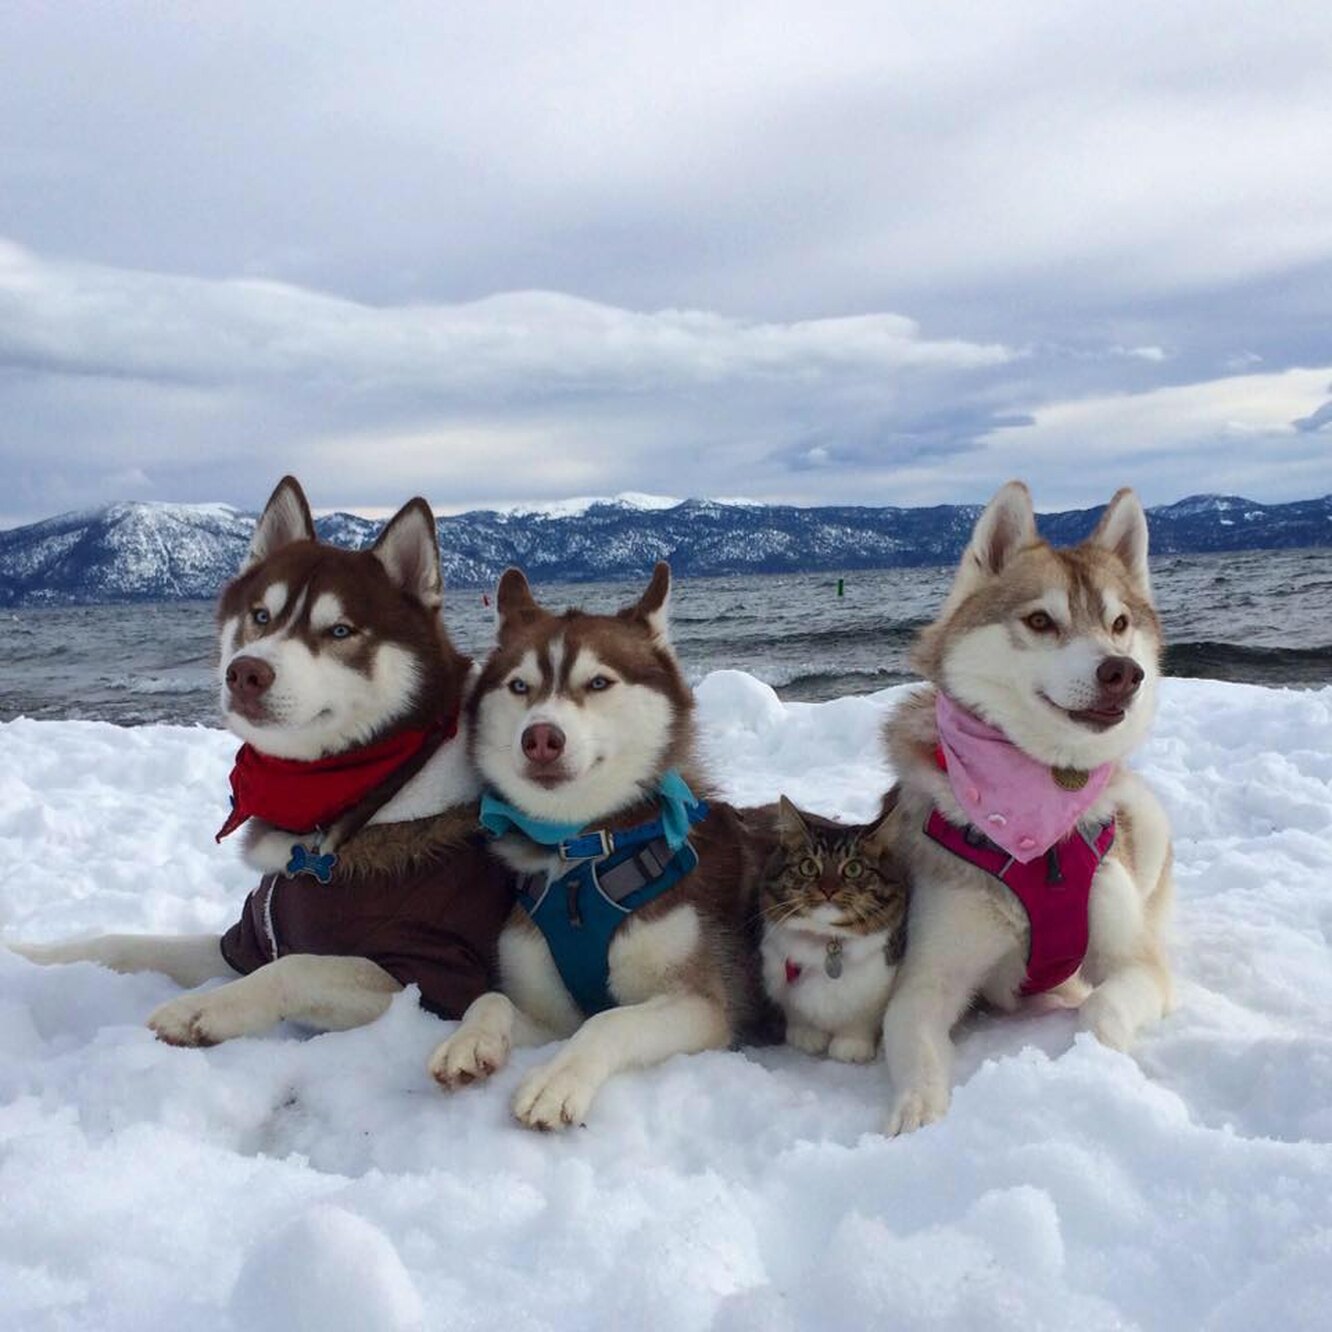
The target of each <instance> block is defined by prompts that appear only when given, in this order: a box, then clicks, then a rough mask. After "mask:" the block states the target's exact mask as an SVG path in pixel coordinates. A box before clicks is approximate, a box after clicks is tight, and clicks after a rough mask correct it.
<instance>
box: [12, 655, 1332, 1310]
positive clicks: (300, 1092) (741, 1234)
mask: <svg viewBox="0 0 1332 1332" xmlns="http://www.w3.org/2000/svg"><path fill="white" fill-rule="evenodd" d="M896 695H897V691H886V692H884V693H881V694H877V695H873V696H870V697H865V698H844V699H840V700H838V701H836V702H833V703H826V704H814V705H801V704H789V705H783V704H782V703H780V702H779V701H778V700H777V698H776V697H775V696H774V695H773V694H772V692H771V690H769V689H767V687H766V686H764V685H762V684H760V683H759V682H757V681H755V680H753V679H752V678H750V677H748V676H744V675H741V674H739V673H736V672H720V673H717V674H715V675H712V676H709V677H708V678H707V679H705V680H704V681H703V683H702V685H701V686H700V688H699V698H700V704H701V709H702V715H703V721H704V729H705V733H706V735H707V737H708V741H709V747H710V750H711V752H712V755H713V761H714V765H715V767H716V770H717V772H718V775H719V776H720V777H721V778H722V780H723V781H724V784H725V786H726V788H727V790H728V791H729V792H730V793H731V794H732V795H733V797H735V798H737V799H739V800H742V801H752V800H761V799H769V798H771V797H773V796H774V795H775V794H776V793H777V792H778V791H780V790H785V791H787V792H788V793H790V794H791V795H792V796H793V797H794V798H795V799H797V800H799V801H803V802H804V803H806V804H808V805H810V806H811V807H813V808H815V809H818V810H821V811H823V812H826V813H841V814H843V815H845V816H847V817H850V818H861V817H866V816H868V815H869V814H870V813H872V812H873V810H874V808H875V807H876V805H877V799H878V796H879V794H880V792H881V791H882V790H883V788H884V785H885V783H886V781H887V777H888V774H887V773H886V772H885V770H884V769H883V768H882V767H881V765H880V760H879V754H878V745H877V731H878V727H879V724H880V721H881V718H882V716H883V714H884V712H885V711H886V710H887V708H888V707H889V705H890V704H891V702H892V700H893V699H894V698H895V697H896ZM233 747H234V742H233V741H232V740H230V739H229V738H228V737H227V736H225V735H224V734H222V733H220V732H215V731H208V730H200V729H194V730H191V729H184V728H173V727H165V726H161V727H145V728H141V729H138V730H121V729H117V728H115V727H112V726H106V725H100V724H93V723H78V722H61V723H55V722H44V723H36V722H26V721H17V722H12V723H10V724H8V725H4V726H0V922H2V923H3V926H4V928H5V930H6V932H8V933H10V934H12V935H14V936H16V937H23V938H27V939H47V938H56V937H61V936H66V935H69V934H71V933H76V932H80V931H91V930H104V929H117V930H120V929H126V930H145V929H155V930H173V931H183V930H201V929H220V928H222V927H223V926H224V925H225V924H227V923H229V921H230V920H231V918H232V916H233V914H234V913H235V911H236V909H237V907H238V904H239V902H240V900H241V897H242V895H243V894H244V892H245V890H246V889H247V887H248V886H249V882H250V876H249V874H248V873H247V872H246V871H245V870H243V869H242V868H241V867H240V866H239V865H238V864H237V862H236V860H235V856H234V852H233V851H232V850H231V849H230V848H229V847H228V848H218V847H215V846H214V845H213V841H212V834H213V832H214V831H215V829H216V826H217V823H218V822H219V821H220V817H221V810H222V807H223V804H224V801H223V792H224V790H225V773H226V769H227V765H228V762H229V760H230V756H231V753H232V750H233ZM1141 766H1142V768H1143V770H1144V771H1145V772H1146V774H1147V775H1148V776H1149V778H1150V779H1151V780H1152V782H1153V783H1154V785H1155V786H1156V788H1157V789H1158V791H1159V792H1160V793H1161V795H1162V797H1163V798H1164V800H1165V802H1166V804H1167V806H1168V808H1169V810H1170V813H1171V815H1172V817H1173V819H1174V823H1175V829H1176V835H1177V844H1176V846H1177V855H1178V866H1179V868H1178V880H1179V898H1180V900H1179V908H1178V912H1177V917H1176V925H1175V931H1174V938H1175V946H1174V955H1175V960H1176V967H1177V971H1178V974H1179V978H1180V998H1181V1002H1180V1005H1179V1008H1178V1010H1177V1011H1176V1012H1175V1013H1174V1014H1173V1015H1172V1016H1171V1017H1170V1018H1169V1019H1167V1020H1166V1021H1165V1022H1164V1023H1162V1024H1161V1025H1160V1026H1159V1027H1158V1028H1156V1029H1155V1030H1154V1031H1152V1032H1151V1033H1150V1034H1149V1035H1148V1036H1147V1037H1146V1039H1145V1040H1144V1041H1143V1043H1142V1045H1141V1046H1140V1048H1139V1050H1138V1051H1137V1053H1136V1057H1135V1058H1132V1059H1130V1058H1126V1057H1124V1056H1122V1055H1118V1054H1115V1053H1113V1052H1111V1051H1108V1050H1104V1049H1102V1048H1100V1047H1099V1046H1098V1045H1097V1044H1096V1043H1095V1042H1094V1041H1091V1040H1089V1039H1088V1038H1085V1037H1079V1036H1077V1035H1076V1034H1075V1028H1074V1021H1073V1018H1072V1017H1071V1015H1069V1014H1067V1013H1041V1012H1038V1011H1030V1012H1026V1013H1023V1014H1020V1015H1018V1016H1015V1017H1009V1018H996V1017H992V1018H978V1019H975V1020H973V1021H971V1022H969V1023H968V1025H967V1026H966V1027H965V1029H964V1030H963V1032H962V1034H961V1037H960V1042H959V1058H958V1067H957V1075H956V1080H957V1084H958V1087H957V1093H956V1098H955V1100H954V1104H953V1109H952V1111H951V1113H950V1115H949V1117H948V1118H947V1119H946V1120H945V1121H944V1122H943V1123H942V1124H940V1125H938V1126H936V1127H933V1128H930V1129H927V1130H924V1131H922V1132H920V1133H918V1134H916V1135H914V1136H912V1137H910V1138H908V1139H902V1140H898V1141H888V1140H886V1139H884V1138H882V1137H880V1136H878V1135H877V1133H876V1132H875V1129H876V1127H877V1125H878V1124H879V1122H880V1119H881V1117H882V1115H883V1113H884V1110H885V1107H886V1104H887V1088H886V1085H885V1076H884V1073H883V1070H882V1068H881V1067H874V1066H872V1067H869V1068H862V1067H845V1066H840V1065H832V1064H829V1063H827V1062H823V1061H818V1060H813V1059H809V1058H807V1057H805V1056H803V1055H799V1054H797V1053H795V1052H789V1051H786V1050H781V1049H777V1050H764V1051H748V1052H741V1053H716V1054H707V1055H701V1056H697V1057H695V1058H690V1059H677V1060H675V1061H673V1062H671V1063H670V1064H668V1065H666V1066H664V1067H661V1068H658V1069H654V1070H650V1071H648V1072H645V1073H640V1074H633V1075H628V1076H625V1077H622V1078H620V1079H618V1080H616V1081H614V1082H612V1083H611V1084H610V1085H609V1086H608V1087H607V1088H606V1090H605V1092H604V1093H603V1094H602V1097H601V1098H600V1099H599V1101H598V1102H597V1104H596V1106H595V1108H594V1111H593V1123H592V1125H591V1126H590V1127H589V1128H588V1129H587V1130H585V1131H582V1132H577V1133H573V1134H569V1135H567V1136H564V1137H559V1138H547V1137H539V1136H536V1135H533V1134H530V1133H527V1132H525V1131H523V1130H520V1129H518V1128H516V1127H515V1126H513V1124H512V1123H511V1121H510V1119H509V1117H508V1111H507V1098H508V1095H509V1093H510V1092H511V1091H512V1090H513V1088H514V1086H515V1085H516V1083H517V1081H518V1079H519V1078H520V1077H521V1075H522V1073H523V1072H524V1070H526V1069H527V1068H530V1067H531V1066H532V1065H533V1064H534V1063H536V1062H537V1061H538V1060H539V1059H541V1058H542V1057H543V1056H542V1055H541V1053H540V1052H535V1051H529V1052H523V1053H521V1054H519V1055H518V1056H517V1057H516V1058H515V1061H514V1065H513V1067H511V1068H510V1069H508V1070H506V1071H505V1073H504V1074H502V1075H501V1076H500V1077H499V1079H498V1080H497V1082H498V1085H497V1086H494V1087H492V1088H488V1089H482V1090H472V1091H467V1092H464V1093H461V1094H459V1095H457V1096H455V1097H452V1098H446V1097H445V1096H443V1095H442V1094H441V1093H440V1092H438V1091H436V1090H435V1089H434V1088H433V1087H432V1086H430V1085H428V1084H427V1081H426V1078H425V1075H424V1072H423V1069H424V1061H425V1059H426V1057H427V1055H428V1054H429V1052H430V1051H431V1050H432V1049H433V1047H434V1045H435V1043H436V1042H437V1040H438V1039H439V1038H440V1036H441V1035H442V1033H443V1032H444V1030H445V1026H444V1024H442V1023H440V1022H438V1021H436V1020H435V1019H433V1018H431V1017H429V1016H428V1015H426V1014H424V1013H422V1012H421V1011H420V1010H419V1009H418V1008H416V1007H415V1005H414V1003H413V1001H412V997H411V996H410V995H404V996H403V997H401V998H400V999H399V1000H398V1001H397V1002H395V1004H394V1006H393V1008H392V1009H391V1010H390V1012H389V1013H388V1014H387V1015H386V1016H385V1018H384V1019H383V1020H382V1021H380V1022H378V1023H376V1024H375V1025H374V1026H372V1027H368V1028H363V1029H362V1030H360V1031H353V1032H346V1033H341V1034H330V1035H323V1036H314V1037H310V1036H307V1035H305V1034H303V1033H300V1032H298V1031H296V1030H294V1029H282V1030H278V1031H276V1032H274V1033H272V1034H271V1035H270V1036H267V1037H264V1038H262V1039H254V1040H242V1041H236V1042H233V1043H231V1044H229V1045H224V1046H221V1047H218V1048H217V1049H213V1050H207V1051H183V1050H174V1049H168V1048H167V1047H165V1046H161V1045H158V1044H157V1043H155V1042H154V1041H153V1040H152V1039H151V1037H150V1036H149V1034H148V1032H147V1031H146V1030H145V1029H144V1028H143V1026H142V1020H143V1018H144V1016H145V1015H146V1014H147V1012H148V1011H149V1010H150V1009H151V1008H152V1007H153V1006H154V1005H155V1004H157V1003H159V1002H160V1001H161V1000H163V999H165V998H167V997H169V996H170V995H171V994H173V993H175V989H174V987H173V986H172V985H171V984H170V983H169V982H167V981H166V980H164V979H162V978H160V977H154V976H137V977H120V976H114V975H111V974H110V973H108V972H105V971H101V970H99V969H97V968H95V967H92V966H87V965H80V966H75V967H65V968H51V969H42V968H38V967H34V966H31V965H29V964H28V963H26V962H24V961H22V960H20V959H18V958H16V957H13V956H10V955H8V954H2V953H0V1106H2V1107H3V1108H0V1199H3V1206H0V1326H3V1327H5V1328H14V1329H24V1332H26V1330H27V1329H48V1328H49V1329H56V1328H60V1329H87V1330H88V1332H93V1330H95V1332H120V1329H142V1328H145V1327H153V1326H156V1327H162V1328H171V1329H174V1328H184V1327H188V1328H190V1329H191V1330H192V1332H210V1330H211V1329H218V1330H219V1332H221V1330H223V1329H230V1330H231V1332H242V1330H244V1332H266V1330H267V1329H270V1328H271V1329H284V1332H299V1330H300V1329H305V1328H319V1329H321V1330H322V1332H342V1329H344V1328H346V1329H352V1328H356V1329H376V1330H377V1329H387V1330H389V1332H399V1330H402V1332H407V1330H408V1329H415V1328H429V1329H435V1328H453V1327H469V1328H492V1327H494V1328H500V1327H502V1328H505V1329H507V1330H511V1332H529V1330H530V1332H536V1330H537V1329H546V1328H551V1329H553V1328H576V1329H580V1330H581V1329H612V1328H615V1329H623V1328H635V1329H638V1328H642V1329H662V1332H667V1330H668V1329H669V1332H688V1330H690V1329H705V1328H715V1329H718V1330H719V1332H774V1330H775V1332H781V1330H782V1329H806V1328H809V1329H814V1328H817V1329H824V1328H833V1327H844V1328H857V1327H870V1326H873V1327H880V1328H895V1329H902V1328H957V1329H975V1328H980V1327H984V1328H986V1329H1007V1328H1013V1329H1019V1328H1020V1329H1023V1330H1024V1332H1026V1330H1027V1329H1031V1328H1037V1327H1065V1326H1074V1325H1076V1326H1079V1327H1082V1328H1086V1329H1098V1328H1111V1327H1115V1328H1120V1327H1125V1326H1128V1327H1141V1328H1152V1329H1157V1328H1159V1329H1172V1330H1175V1329H1182V1328H1201V1327H1207V1328H1210V1329H1222V1330H1223V1329H1236V1330H1237V1332H1239V1330H1240V1329H1243V1330H1244V1332H1248V1329H1250V1328H1252V1327H1253V1326H1255V1325H1256V1324H1262V1325H1280V1326H1283V1327H1286V1328H1315V1327H1318V1328H1322V1327H1325V1326H1326V1325H1327V1322H1328V1312H1327V1311H1328V1307H1329V1301H1332V1279H1329V1277H1328V1275H1327V1273H1328V1272H1329V1271H1332V1147H1330V1146H1329V1139H1332V962H1330V960H1329V937H1332V899H1330V898H1329V895H1328V884H1329V882H1330V881H1332V689H1325V690H1322V691H1319V692H1312V693H1294V692H1280V691H1271V690H1262V689H1257V688H1251V687H1246V686H1238V685H1223V684H1216V683H1209V682H1193V681H1170V682H1168V683H1167V685H1166V688H1165V696H1164V699H1163V704H1162V709H1161V717H1160V721H1159V724H1158V726H1157V729H1156V734H1155V737H1154V739H1153V740H1152V742H1151V744H1150V745H1149V746H1148V747H1147V749H1146V750H1145V751H1144V753H1143V755H1142V761H1141Z"/></svg>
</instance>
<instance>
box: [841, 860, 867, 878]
mask: <svg viewBox="0 0 1332 1332" xmlns="http://www.w3.org/2000/svg"><path fill="white" fill-rule="evenodd" d="M864 872H865V866H864V863H863V862H862V861H859V860H848V861H847V862H846V863H845V864H844V865H843V866H842V878H844V879H858V878H860V876H861V875H862V874H864Z"/></svg>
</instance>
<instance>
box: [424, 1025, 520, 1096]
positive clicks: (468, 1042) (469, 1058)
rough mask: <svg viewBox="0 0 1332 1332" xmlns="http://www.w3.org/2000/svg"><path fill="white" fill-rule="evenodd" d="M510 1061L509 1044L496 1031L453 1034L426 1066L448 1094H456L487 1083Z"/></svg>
mask: <svg viewBox="0 0 1332 1332" xmlns="http://www.w3.org/2000/svg"><path fill="white" fill-rule="evenodd" d="M508 1058H509V1042H508V1039H507V1038H506V1037H504V1036H500V1035H497V1034H496V1033H495V1032H493V1031H466V1030H460V1031H456V1032H454V1034H453V1035H452V1036H450V1037H449V1039H448V1040H447V1041H444V1042H442V1043H441V1045H440V1046H439V1048H438V1049H437V1050H436V1051H435V1053H434V1054H432V1055H431V1056H430V1062H429V1064H427V1065H426V1067H427V1068H428V1069H429V1070H430V1076H431V1077H432V1078H434V1079H435V1081H436V1082H438V1083H439V1085H440V1086H441V1087H443V1088H444V1090H445V1091H457V1090H458V1088H459V1087H467V1086H470V1085H471V1084H472V1083H473V1082H484V1081H485V1079H486V1078H488V1077H490V1075H491V1074H492V1073H497V1072H498V1071H499V1070H500V1069H502V1068H503V1067H504V1065H505V1063H506V1062H507V1061H508Z"/></svg>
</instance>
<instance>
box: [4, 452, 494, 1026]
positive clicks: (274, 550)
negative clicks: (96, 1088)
mask: <svg viewBox="0 0 1332 1332" xmlns="http://www.w3.org/2000/svg"><path fill="white" fill-rule="evenodd" d="M442 595H443V586H442V579H441V576H440V566H439V550H438V547H437V545H436V535H435V520H434V516H433V515H432V513H431V511H430V508H429V506H428V505H427V504H426V502H425V501H424V500H423V499H419V498H418V499H414V500H412V501H410V502H409V503H408V504H406V505H404V506H403V508H402V509H401V510H400V511H399V512H398V513H397V514H396V515H395V516H394V517H393V518H392V519H391V520H390V521H389V522H388V523H387V524H386V525H385V527H384V530H383V532H382V533H381V534H380V537H379V539H378V540H377V541H376V542H375V544H374V546H373V547H371V549H369V550H364V551H349V550H340V549H337V548H335V547H333V546H329V545H326V544H324V543H323V542H321V541H318V540H317V539H316V537H315V530H314V523H313V521H312V519H311V515H310V507H309V504H308V503H307V502H306V498H305V495H304V492H303V491H302V490H301V488H300V486H299V484H298V483H297V482H296V481H295V480H294V479H293V478H292V477H286V478H284V479H283V481H282V482H281V483H280V484H279V485H278V487H277V489H276V490H275V491H274V492H273V495H272V498H271V499H270V500H269V501H268V505H267V506H266V507H265V509H264V511H263V514H262V515H261V516H260V518H259V521H258V523H257V525H256V527H255V532H254V538H253V541H252V542H251V545H250V549H249V552H248V553H247V555H246V557H245V561H244V563H243V565H242V566H241V569H240V571H239V573H238V574H237V576H236V577H235V578H234V579H233V580H232V581H231V582H230V583H229V584H228V585H227V587H226V588H225V589H224V590H223V593H222V597H221V601H220V603H219V606H218V628H219V664H218V676H219V679H218V684H219V687H220V695H221V698H220V701H221V708H222V718H223V721H224V722H225V724H226V725H227V727H228V728H229V729H230V730H231V731H232V732H234V733H235V734H236V735H237V736H238V737H239V738H240V739H241V740H242V741H243V742H244V743H243V744H242V746H241V749H240V751H239V752H238V754H237V756H236V764H235V767H234V768H233V770H232V773H231V782H230V785H231V797H232V809H231V812H230V814H229V815H228V816H227V817H226V819H225V821H224V822H223V823H222V827H221V829H220V831H219V832H218V840H219V841H220V840H221V839H222V838H223V837H227V836H229V835H230V834H231V833H233V832H236V831H238V830H239V829H241V827H242V825H244V832H243V851H244V856H245V859H246V861H247V862H248V864H249V865H250V866H251V867H252V868H253V869H254V870H255V871H256V872H257V873H258V874H259V875H261V876H262V877H261V879H260V883H259V886H258V887H257V888H256V889H255V890H254V891H253V892H252V893H251V894H250V895H249V897H248V898H247V899H246V901H245V904H244V906H243V908H242V910H241V916H240V919H239V921H237V923H236V924H235V925H233V926H232V927H231V929H229V930H228V931H227V932H226V933H225V934H224V935H222V936H220V937H219V936H217V935H212V934H208V935H193V936H153V935H105V936H102V937H100V938H96V939H88V940H83V941H80V942H74V943H65V944H52V945H27V946H14V947H15V950H16V951H18V952H21V953H23V954H24V955H25V956H27V957H29V958H31V959H32V960H33V961H37V962H43V963H58V962H76V961H91V962H99V963H101V964H102V965H104V966H108V967H111V968H112V969H114V970H116V971H159V972H162V973H164V974H165V975H167V976H170V977H171V978H172V979H173V980H175V981H177V982H178V983H179V984H181V985H184V986H189V987H193V986H198V985H201V984H202V983H203V982H205V981H209V980H217V979H227V980H228V981H229V983H228V984H225V985H222V986H219V987H217V988H213V989H208V990H193V989H192V990H191V991H190V992H189V993H186V994H183V995H181V996H179V997H178V998H175V999H172V1000H170V1001H169V1002H167V1003H165V1004H163V1005H162V1006H161V1007H160V1008H158V1009H157V1011H156V1012H155V1013H153V1014H152V1015H151V1016H150V1017H149V1019H148V1025H149V1026H150V1027H151V1028H152V1029H153V1031H155V1032H156V1033H157V1035H158V1037H159V1038H160V1039H162V1040H164V1041H166V1042H168V1043H170V1044H172V1045H190V1046H200V1045H215V1044H216V1043H218V1042H219V1041H224V1040H228V1039H230V1038H232V1037H235V1036H243V1035H247V1034H250V1033H253V1032H259V1031H263V1030H265V1029H266V1028H268V1027H271V1026H272V1025H273V1024H274V1023H276V1022H279V1021H281V1020H283V1019H290V1020H293V1021H297V1022H302V1023H306V1024H308V1025H311V1026H315V1027H319V1028H323V1029H326V1030H337V1029H342V1028H347V1027H353V1026H357V1025H359V1024H361V1023H365V1022H370V1021H372V1020H373V1019H375V1018H377V1017H378V1016H379V1015H380V1014H381V1013H383V1012H384V1010H385V1009H386V1008H387V1007H388V1005H389V1003H390V1001H391V1000H392V998H393V995H394V994H396V993H397V992H398V991H399V990H400V989H402V988H403V986H404V985H408V984H415V985H417V986H418V987H419V988H420V993H421V1002H422V1004H423V1005H424V1006H425V1007H427V1008H429V1009H431V1010H432V1011H434V1012H436V1013H438V1014H439V1015H441V1016H443V1017H458V1016H459V1015H460V1014H461V1013H462V1012H463V1010H464V1009H465V1008H466V1007H467V1005H468V1004H469V1003H470V1002H471V1001H472V1000H473V999H475V998H476V997H477V995H479V994H481V993H483V992H484V991H485V990H486V989H487V988H488V986H489V983H490V972H491V967H492V963H493V953H494V944H495V938H496V936H497V934H498V932H499V928H500V925H501V924H502V923H503V921H504V918H505V916H506V915H507V913H508V909H509V906H510V905H511V903H512V881H511V878H510V876H509V875H508V874H507V873H506V872H505V871H504V870H503V868H502V867H500V866H497V865H496V863H495V861H494V859H493V858H492V857H491V856H489V855H488V854H487V852H486V849H485V846H484V842H483V841H482V839H481V838H480V837H479V836H478V835H477V833H476V822H475V821H476V804H475V801H476V796H477V794H478V790H479V787H478V784H477V780H476V777H475V774H474V773H473V770H472V765H471V762H470V760H469V758H468V756H467V744H466V740H465V738H464V737H463V736H462V735H461V734H460V733H459V725H460V713H461V709H462V705H463V696H464V693H465V690H466V686H467V682H468V679H469V672H470V667H471V663H470V662H469V660H468V659H467V658H466V657H464V656H462V655H461V654H460V653H458V652H457V651H455V650H454V648H453V645H452V644H451V643H450V641H449V639H448V636H447V634H446V633H445V632H444V625H443V623H442V621H441V619H440V603H441V600H442ZM218 802H219V818H220V817H221V814H222V812H223V810H224V809H225V804H226V795H225V790H219V791H218Z"/></svg>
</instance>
